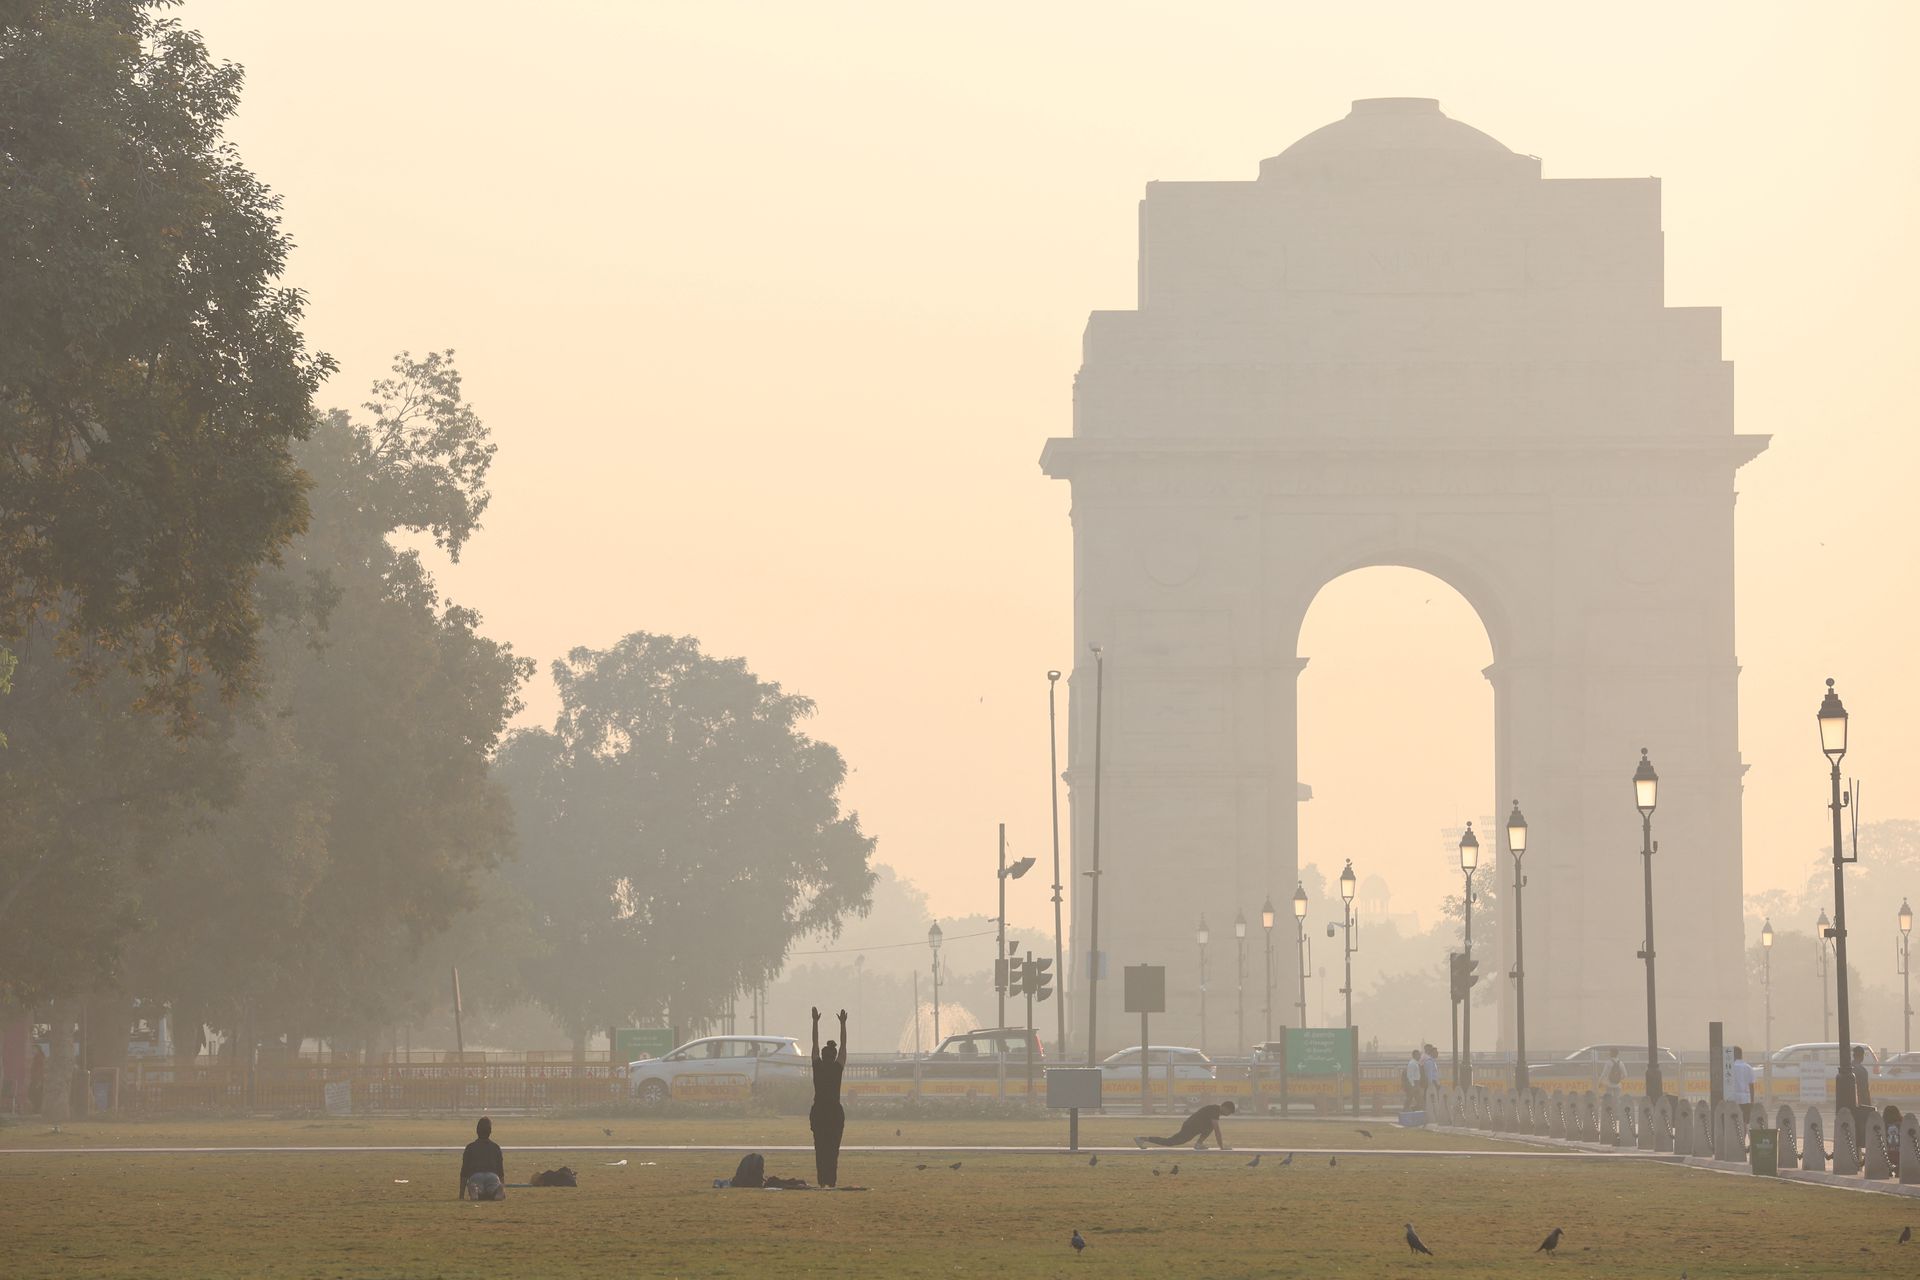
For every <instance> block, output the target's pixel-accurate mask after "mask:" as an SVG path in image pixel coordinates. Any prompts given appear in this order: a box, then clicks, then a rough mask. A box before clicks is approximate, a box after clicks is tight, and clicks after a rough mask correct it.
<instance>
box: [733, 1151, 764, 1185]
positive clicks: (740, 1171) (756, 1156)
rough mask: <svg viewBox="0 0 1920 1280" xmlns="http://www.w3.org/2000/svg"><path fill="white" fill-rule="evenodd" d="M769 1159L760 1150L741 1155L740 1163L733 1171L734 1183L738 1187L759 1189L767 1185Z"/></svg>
mask: <svg viewBox="0 0 1920 1280" xmlns="http://www.w3.org/2000/svg"><path fill="white" fill-rule="evenodd" d="M766 1181H767V1160H766V1157H765V1156H763V1155H761V1154H760V1153H759V1152H758V1151H750V1152H748V1153H747V1154H746V1155H744V1156H741V1157H740V1163H739V1165H738V1166H736V1167H735V1168H734V1171H733V1184H732V1185H734V1186H736V1187H751V1188H754V1189H758V1188H760V1187H762V1186H765V1185H766Z"/></svg>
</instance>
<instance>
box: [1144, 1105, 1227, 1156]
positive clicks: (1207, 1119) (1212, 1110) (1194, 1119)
mask: <svg viewBox="0 0 1920 1280" xmlns="http://www.w3.org/2000/svg"><path fill="white" fill-rule="evenodd" d="M1233 1110H1234V1107H1233V1103H1231V1102H1210V1103H1208V1104H1207V1105H1206V1106H1204V1107H1202V1108H1200V1109H1199V1110H1198V1111H1196V1112H1194V1113H1193V1114H1192V1115H1190V1116H1188V1117H1187V1122H1186V1123H1185V1124H1183V1125H1181V1126H1180V1132H1178V1133H1176V1134H1174V1135H1173V1136H1172V1137H1171V1138H1135V1139H1134V1140H1133V1145H1134V1146H1136V1147H1139V1148H1140V1149H1141V1150H1142V1151H1145V1150H1146V1149H1147V1148H1148V1147H1184V1146H1186V1145H1187V1144H1188V1143H1189V1142H1191V1143H1193V1149H1194V1150H1195V1151H1200V1150H1204V1149H1205V1147H1206V1145H1207V1135H1208V1134H1212V1135H1213V1143H1214V1145H1215V1146H1217V1147H1219V1148H1220V1149H1221V1150H1222V1151H1231V1150H1233V1148H1232V1147H1229V1146H1228V1145H1227V1140H1226V1139H1225V1138H1223V1137H1221V1136H1220V1117H1221V1116H1230V1115H1232V1114H1233Z"/></svg>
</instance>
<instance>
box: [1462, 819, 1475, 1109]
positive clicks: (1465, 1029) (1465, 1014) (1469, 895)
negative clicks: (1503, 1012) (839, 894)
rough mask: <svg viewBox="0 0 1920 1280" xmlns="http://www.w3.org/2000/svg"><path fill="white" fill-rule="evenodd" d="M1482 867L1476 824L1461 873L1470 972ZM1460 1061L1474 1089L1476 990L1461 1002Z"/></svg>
mask: <svg viewBox="0 0 1920 1280" xmlns="http://www.w3.org/2000/svg"><path fill="white" fill-rule="evenodd" d="M1479 865H1480V838H1479V837H1478V836H1476V835H1474V834H1473V824H1472V823H1471V822H1469V823H1468V824H1467V833H1466V834H1465V835H1463V836H1461V837H1460V871H1461V873H1462V874H1463V875H1464V876H1465V877H1466V888H1465V889H1464V890H1463V891H1462V892H1463V894H1464V897H1465V902H1464V907H1465V911H1466V926H1467V932H1466V956H1467V961H1468V969H1469V971H1471V969H1472V961H1473V873H1474V869H1475V868H1477V867H1478V866H1479ZM1460 1061H1461V1063H1462V1064H1463V1065H1462V1067H1461V1070H1462V1071H1464V1072H1465V1073H1466V1078H1465V1080H1464V1081H1463V1082H1462V1087H1463V1088H1470V1087H1472V1085H1473V988H1472V986H1471V985H1469V986H1468V988H1467V990H1466V994H1465V995H1464V996H1462V997H1461V1000H1460Z"/></svg>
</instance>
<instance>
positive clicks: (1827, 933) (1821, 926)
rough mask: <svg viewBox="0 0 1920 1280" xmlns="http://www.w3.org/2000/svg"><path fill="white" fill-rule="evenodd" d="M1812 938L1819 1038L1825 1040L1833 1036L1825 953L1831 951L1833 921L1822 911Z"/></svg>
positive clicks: (1831, 1004)
mask: <svg viewBox="0 0 1920 1280" xmlns="http://www.w3.org/2000/svg"><path fill="white" fill-rule="evenodd" d="M1813 938H1814V942H1813V947H1814V957H1815V959H1816V960H1817V961H1818V962H1819V967H1820V1038H1821V1039H1822V1040H1825V1039H1828V1038H1830V1037H1831V1036H1832V1035H1833V1000H1832V998H1831V997H1830V996H1829V995H1828V994H1827V972H1828V966H1827V953H1828V952H1829V951H1831V950H1832V949H1833V921H1831V920H1829V919H1827V913H1826V912H1825V911H1824V910H1823V911H1822V912H1821V913H1820V918H1819V919H1818V920H1816V921H1814V922H1813Z"/></svg>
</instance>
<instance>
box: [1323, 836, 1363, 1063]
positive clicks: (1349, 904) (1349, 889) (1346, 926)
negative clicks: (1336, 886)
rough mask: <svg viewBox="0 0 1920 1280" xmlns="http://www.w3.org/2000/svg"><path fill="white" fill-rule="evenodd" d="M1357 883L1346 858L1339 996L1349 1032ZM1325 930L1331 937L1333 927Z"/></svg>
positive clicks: (1356, 947) (1342, 878) (1357, 920)
mask: <svg viewBox="0 0 1920 1280" xmlns="http://www.w3.org/2000/svg"><path fill="white" fill-rule="evenodd" d="M1357 883H1358V881H1357V878H1356V877H1355V876H1354V874H1353V859H1352V858H1348V859H1347V867H1346V870H1344V871H1342V872H1341V873H1340V901H1341V902H1342V903H1344V904H1345V907H1344V909H1343V910H1342V911H1341V913H1340V914H1341V917H1342V919H1341V924H1340V927H1341V929H1343V930H1345V932H1346V936H1345V937H1344V938H1343V939H1342V940H1341V950H1342V951H1344V952H1345V953H1346V959H1347V985H1346V986H1344V987H1341V988H1340V994H1341V995H1343V996H1345V997H1346V998H1347V1030H1349V1031H1351V1030H1353V953H1354V952H1356V951H1358V950H1359V949H1360V944H1359V943H1358V942H1356V941H1354V929H1355V927H1356V926H1357V925H1358V924H1359V923H1360V917H1359V916H1358V915H1356V914H1355V913H1354V910H1353V892H1354V887H1355V885H1356V884H1357ZM1327 928H1328V935H1327V936H1329V937H1331V936H1333V935H1332V928H1333V927H1332V926H1331V925H1329V926H1328V927H1327Z"/></svg>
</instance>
